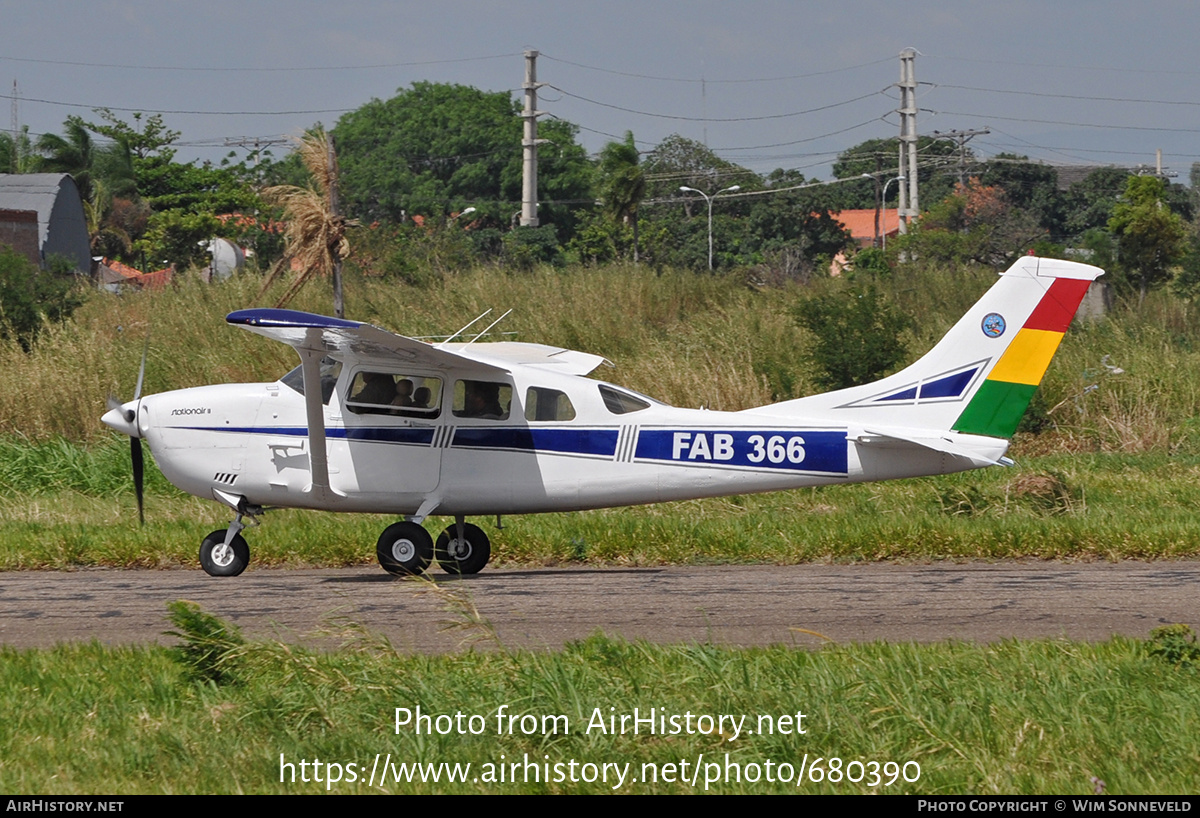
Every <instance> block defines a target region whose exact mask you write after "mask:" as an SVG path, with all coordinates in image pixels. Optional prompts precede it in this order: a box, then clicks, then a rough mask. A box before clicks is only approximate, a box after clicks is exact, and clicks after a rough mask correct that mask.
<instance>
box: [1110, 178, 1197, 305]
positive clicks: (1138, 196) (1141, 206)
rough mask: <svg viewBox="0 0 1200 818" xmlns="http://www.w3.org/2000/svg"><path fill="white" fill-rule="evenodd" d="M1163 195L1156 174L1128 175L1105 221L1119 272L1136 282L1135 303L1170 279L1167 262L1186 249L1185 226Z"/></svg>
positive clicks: (1173, 261) (1174, 259) (1179, 255)
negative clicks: (1112, 240)
mask: <svg viewBox="0 0 1200 818" xmlns="http://www.w3.org/2000/svg"><path fill="white" fill-rule="evenodd" d="M1165 198H1166V190H1165V185H1164V184H1163V181H1162V180H1161V179H1159V178H1158V177H1157V176H1130V177H1129V180H1128V181H1127V182H1126V184H1125V195H1124V196H1123V197H1122V199H1121V200H1120V201H1119V202H1117V205H1116V207H1114V208H1113V214H1112V218H1110V219H1109V220H1108V229H1109V232H1111V233H1112V234H1113V235H1114V236H1115V237H1116V239H1117V261H1118V264H1119V266H1120V268H1121V271H1122V272H1123V273H1124V274H1125V276H1126V277H1127V278H1128V279H1129V280H1130V282H1131V283H1136V285H1137V290H1138V304H1141V303H1142V301H1143V300H1144V299H1145V298H1146V293H1147V292H1148V291H1149V290H1151V289H1153V288H1154V287H1157V286H1159V285H1161V284H1164V283H1166V282H1167V281H1168V280H1170V278H1171V265H1173V264H1174V263H1175V262H1176V261H1178V260H1179V259H1180V258H1182V257H1183V254H1184V252H1185V251H1186V249H1187V247H1186V242H1185V240H1186V238H1187V225H1186V224H1185V223H1184V221H1183V219H1182V218H1181V217H1180V216H1179V215H1178V214H1176V213H1173V212H1172V211H1171V209H1170V208H1169V207H1167V206H1166V204H1165Z"/></svg>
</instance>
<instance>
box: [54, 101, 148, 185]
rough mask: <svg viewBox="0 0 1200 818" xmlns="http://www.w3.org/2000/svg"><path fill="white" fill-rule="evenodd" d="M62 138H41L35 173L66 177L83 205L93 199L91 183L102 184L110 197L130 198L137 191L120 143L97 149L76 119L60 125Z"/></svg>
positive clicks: (131, 163) (124, 148) (83, 124)
mask: <svg viewBox="0 0 1200 818" xmlns="http://www.w3.org/2000/svg"><path fill="white" fill-rule="evenodd" d="M63 130H64V132H65V135H64V136H59V135H58V134H53V133H46V134H42V135H41V136H40V137H39V138H38V141H37V149H38V152H39V153H41V154H42V157H41V159H40V160H39V161H38V170H39V171H41V172H43V173H69V174H71V176H72V177H73V178H74V179H75V184H76V185H78V186H79V196H80V198H82V199H83V200H84V201H85V202H88V201H92V200H93V198H94V197H95V182H96V181H97V180H102V181H103V186H104V188H105V189H106V191H107V194H108V195H110V196H131V195H133V194H134V193H135V192H136V190H137V180H136V177H135V176H134V173H133V162H132V160H131V159H130V155H129V147H128V146H127V145H125V144H123V143H121V142H109V143H103V144H99V145H97V144H96V143H95V141H94V140H93V139H92V134H91V132H90V131H89V130H88V127H87V125H86V124H85V123H84V121H83V120H82V119H80V118H79V117H77V116H72V117H68V118H67V121H66V122H64V123H63Z"/></svg>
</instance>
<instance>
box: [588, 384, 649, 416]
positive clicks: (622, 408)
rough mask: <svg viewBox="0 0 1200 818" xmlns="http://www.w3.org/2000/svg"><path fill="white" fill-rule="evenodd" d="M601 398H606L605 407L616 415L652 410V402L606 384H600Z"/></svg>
mask: <svg viewBox="0 0 1200 818" xmlns="http://www.w3.org/2000/svg"><path fill="white" fill-rule="evenodd" d="M599 388H600V397H602V398H604V407H605V408H606V409H608V411H610V412H612V413H613V414H614V415H627V414H629V413H630V412H640V411H642V410H643V409H649V408H650V402H649V401H646V400H642V399H641V398H639V397H636V396H635V395H633V394H631V393H629V392H626V391H625V390H623V389H615V388H613V387H611V386H609V385H608V384H606V383H602V384H600V387H599Z"/></svg>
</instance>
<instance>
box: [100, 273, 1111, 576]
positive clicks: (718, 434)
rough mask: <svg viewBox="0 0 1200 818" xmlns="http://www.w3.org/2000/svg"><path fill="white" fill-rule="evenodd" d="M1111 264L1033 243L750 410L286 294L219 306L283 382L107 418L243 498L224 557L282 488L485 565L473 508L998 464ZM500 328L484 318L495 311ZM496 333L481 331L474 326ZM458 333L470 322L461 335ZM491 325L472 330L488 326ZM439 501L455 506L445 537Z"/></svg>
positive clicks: (752, 488) (387, 555) (411, 541)
mask: <svg viewBox="0 0 1200 818" xmlns="http://www.w3.org/2000/svg"><path fill="white" fill-rule="evenodd" d="M1102 274H1103V271H1102V270H1100V269H1099V268H1096V267H1090V266H1087V265H1084V264H1077V263H1074V262H1068V261H1058V260H1052V259H1042V258H1035V257H1032V256H1027V257H1024V258H1022V259H1020V260H1019V261H1017V262H1016V263H1015V264H1014V265H1013V266H1012V267H1011V268H1009V269H1008V270H1007V271H1006V272H1004V273H1002V274H1001V276H1000V280H999V281H998V282H997V283H996V284H995V285H994V286H993V287H992V288H991V289H990V290H988V292H987V293H986V294H985V295H984V296H983V297H982V298H981V299H980V300H979V302H978V303H976V304H975V306H974V307H972V308H971V310H970V311H969V312H968V313H967V314H966V315H965V316H964V317H963V318H962V319H961V320H960V321H959V322H958V323H957V324H955V325H954V327H953V328H952V329H951V330H950V332H949V333H947V334H946V336H945V337H944V338H943V339H942V340H941V341H940V342H939V343H938V344H937V345H936V346H935V347H934V348H933V349H932V350H930V352H929V353H928V354H926V355H925V356H924V357H922V358H921V359H920V360H919V361H917V362H916V363H914V364H912V365H911V366H909V367H907V368H906V369H904V370H902V371H900V372H898V373H896V374H895V375H891V376H889V377H886V378H884V379H882V380H880V381H877V382H875V383H871V384H867V385H865V386H858V387H852V388H850V389H842V390H839V391H836V392H830V393H827V394H823V395H813V396H810V397H806V398H800V399H797V400H789V401H784V402H782V403H777V404H773V405H770V406H762V407H759V408H755V409H747V410H745V411H741V412H714V411H703V410H696V409H679V408H675V407H672V406H668V405H666V404H663V403H659V402H658V401H655V400H653V399H651V398H648V397H645V396H644V395H640V394H637V393H635V392H631V391H630V390H628V389H623V388H621V387H618V386H613V385H611V384H608V383H603V382H601V381H597V380H592V379H590V378H586V377H583V376H585V375H587V374H589V373H590V372H592V370H594V369H595V368H596V367H597V366H598V365H599V364H600V363H601V362H602V361H603V360H604V359H603V358H601V357H599V356H597V355H590V354H587V353H583V352H575V351H572V350H568V349H560V348H556V347H550V346H544V345H541V344H527V343H514V342H497V343H478V344H476V343H472V342H466V343H462V342H460V343H449V342H443V343H436V344H429V343H425V342H424V341H419V340H415V339H412V338H405V337H403V336H399V335H394V334H392V333H390V332H387V331H385V330H382V329H379V328H378V327H373V326H369V325H367V324H360V323H357V322H354V321H346V320H341V319H336V318H326V317H323V316H319V315H311V314H308V313H303V312H294V311H290V310H278V309H250V310H241V311H238V312H234V313H231V314H230V315H229V316H228V317H227V318H226V320H227V321H228V322H229V323H230V324H235V325H238V326H243V327H245V328H246V329H249V330H250V331H251V332H257V333H259V334H260V335H265V336H266V337H268V338H272V339H275V340H277V341H282V342H283V343H285V344H288V345H290V346H292V347H293V348H294V349H295V350H296V351H297V352H298V353H299V355H300V360H301V365H300V366H299V367H297V368H296V369H295V370H293V371H292V372H290V373H288V374H287V375H285V376H284V377H283V378H282V379H280V380H279V381H276V382H275V383H267V384H262V383H257V384H225V385H221V386H203V387H197V388H194V389H181V390H177V391H173V392H165V393H162V394H158V395H150V396H147V397H140V393H141V383H140V381H141V378H140V377H139V384H138V395H139V397H137V398H135V400H133V401H131V402H129V403H126V404H124V405H119V406H114V407H113V408H112V409H111V410H110V411H109V412H108V413H107V414H106V415H104V418H103V420H104V422H105V423H107V424H108V425H109V426H111V427H112V428H114V429H116V430H118V431H120V432H123V433H125V434H127V435H129V436H130V437H131V438H132V446H133V456H134V477H135V486H136V488H137V491H138V498H139V506H140V502H141V491H142V487H141V483H142V476H141V449H140V445H141V444H140V440H141V439H145V440H147V441H148V442H149V444H150V447H151V449H152V450H153V452H154V457H155V460H156V462H157V463H158V466H159V468H160V469H161V470H162V472H163V474H164V475H166V477H167V479H168V480H170V481H171V482H172V483H174V484H175V485H176V486H178V487H179V488H181V489H183V490H184V491H187V492H190V493H191V494H195V495H197V496H199V497H211V498H213V499H215V500H217V501H219V502H221V503H224V504H225V505H228V506H229V507H230V508H232V509H233V511H234V513H235V518H234V520H233V522H232V523H231V524H230V525H229V527H228V528H227V529H221V530H219V531H214V532H213V533H212V534H210V535H208V537H206V538H205V539H204V542H203V544H202V545H201V546H200V563H201V565H202V566H203V567H204V570H205V571H207V572H208V573H209V574H211V575H213V576H236V575H238V574H240V573H241V572H242V571H243V570H244V569H245V568H246V565H247V563H248V562H249V559H250V549H249V547H248V546H247V545H246V541H245V539H243V538H242V536H241V534H240V532H241V530H242V529H243V528H244V527H245V525H244V523H243V522H242V521H243V518H245V517H249V518H251V519H252V520H253V519H254V518H255V517H256V516H257V515H259V514H261V513H262V512H263V511H264V510H266V509H268V508H270V507H298V508H312V509H325V510H329V511H357V512H383V513H388V514H395V515H397V516H403V517H404V518H405V519H404V520H403V521H401V522H397V523H395V524H393V525H390V526H388V528H387V529H386V530H385V531H384V532H383V534H382V535H381V536H380V537H379V542H378V545H377V549H376V553H377V556H378V558H379V562H380V564H381V565H382V566H383V568H384V569H385V570H387V571H389V572H391V573H393V574H416V573H420V572H422V571H424V570H425V569H426V568H427V567H428V566H429V565H430V564H431V563H432V561H433V560H434V559H436V560H437V562H438V564H439V565H440V566H441V567H442V568H443V569H444V570H446V571H448V572H450V573H455V574H471V573H475V572H477V571H479V570H480V569H482V568H483V567H484V565H486V564H487V562H488V559H489V558H490V556H491V547H490V544H489V542H488V537H487V535H486V534H485V533H484V532H483V531H482V530H481V529H480V528H478V527H477V526H475V525H471V524H469V523H467V522H466V521H465V518H466V517H467V516H469V515H472V516H478V515H493V514H495V515H502V514H518V513H535V512H548V511H571V510H579V509H589V508H605V507H611V506H622V505H634V504H640V503H655V502H660V501H664V500H685V499H692V498H698V497H716V496H721V495H730V494H746V493H750V492H764V491H776V490H780V489H790V488H796V487H799V486H815V485H825V484H830V483H857V482H863V481H868V480H887V479H892V478H898V477H914V476H919V475H930V474H947V473H950V472H957V471H963V470H966V469H972V468H979V467H983V466H989V465H996V464H1001V463H1003V464H1010V463H1011V462H1012V461H1010V460H1007V458H1005V457H1004V454H1005V452H1006V451H1007V449H1008V438H1009V437H1011V436H1012V434H1013V432H1014V431H1015V430H1016V428H1017V424H1018V422H1019V421H1020V419H1021V416H1022V415H1023V414H1024V412H1025V409H1026V407H1027V406H1028V404H1029V400H1030V398H1031V397H1032V395H1033V392H1034V390H1035V389H1036V388H1037V385H1038V383H1039V381H1040V380H1041V378H1042V375H1043V374H1044V373H1045V371H1046V367H1047V366H1048V365H1049V363H1050V359H1051V357H1052V356H1053V355H1054V351H1055V350H1056V349H1057V347H1058V343H1059V341H1060V340H1061V338H1062V336H1063V333H1064V332H1065V331H1066V329H1067V326H1068V324H1070V322H1071V320H1072V318H1073V317H1074V315H1075V311H1076V309H1077V308H1078V306H1079V303H1080V301H1081V300H1082V298H1083V296H1084V294H1085V292H1086V291H1087V288H1088V286H1089V284H1091V282H1092V281H1093V280H1095V279H1096V278H1097V277H1098V276H1100V275H1102ZM485 332H486V330H485ZM481 334H482V333H481ZM455 337H457V336H455ZM476 337H478V336H476ZM432 514H437V515H445V516H452V517H453V518H454V523H453V524H452V525H450V526H449V527H448V528H446V530H445V531H443V532H442V533H441V535H440V536H439V537H438V539H437V542H436V544H435V543H434V541H433V538H432V537H431V536H430V535H429V534H428V533H427V532H426V530H425V529H424V528H423V527H422V525H421V523H422V522H423V521H424V520H425V518H426V517H429V516H430V515H432Z"/></svg>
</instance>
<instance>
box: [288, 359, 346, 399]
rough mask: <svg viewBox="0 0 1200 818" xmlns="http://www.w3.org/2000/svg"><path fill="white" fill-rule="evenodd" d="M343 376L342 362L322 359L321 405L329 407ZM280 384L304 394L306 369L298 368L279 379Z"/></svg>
mask: <svg viewBox="0 0 1200 818" xmlns="http://www.w3.org/2000/svg"><path fill="white" fill-rule="evenodd" d="M341 374H342V362H341V361H335V360H334V359H333V358H322V359H321V403H323V404H325V405H326V406H328V405H329V399H330V398H332V397H333V388H334V387H335V386H337V380H338V376H339V375H341ZM279 382H280V383H282V384H283V385H284V386H286V387H288V388H289V389H294V390H296V391H297V392H299V393H300V394H301V395H303V394H304V367H302V366H298V367H296V368H295V369H293V370H292V371H291V372H289V373H287V374H286V375H284V376H283V377H282V378H280V379H279Z"/></svg>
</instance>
